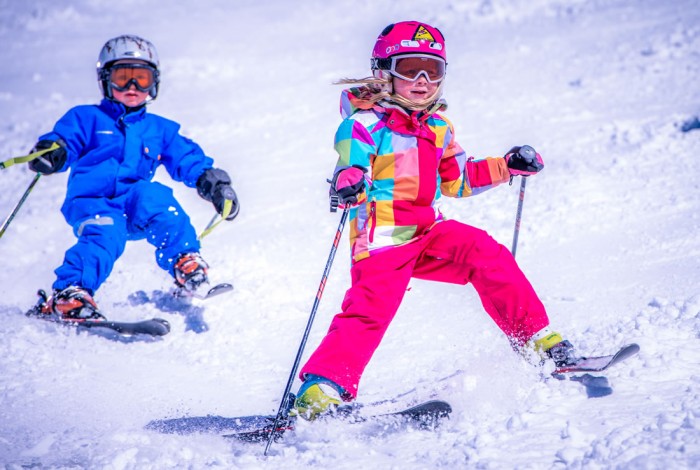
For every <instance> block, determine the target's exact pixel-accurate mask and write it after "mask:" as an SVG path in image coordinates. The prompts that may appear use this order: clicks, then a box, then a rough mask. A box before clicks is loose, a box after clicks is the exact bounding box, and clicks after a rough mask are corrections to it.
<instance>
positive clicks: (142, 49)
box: [97, 34, 160, 99]
mask: <svg viewBox="0 0 700 470" xmlns="http://www.w3.org/2000/svg"><path fill="white" fill-rule="evenodd" d="M124 59H138V60H142V61H144V62H146V63H148V64H149V65H150V66H152V67H153V68H154V69H155V70H154V78H155V84H154V86H153V88H151V90H150V91H149V92H148V93H149V95H150V96H151V98H152V99H156V96H158V88H159V85H160V60H159V59H158V51H157V50H156V47H155V46H154V45H153V44H152V43H151V42H150V41H148V40H147V39H143V38H141V37H139V36H134V35H132V34H124V35H122V36H117V37H116V38H112V39H110V40H109V41H107V42H106V43H105V45H104V46H102V50H101V51H100V55H99V57H98V58H97V81H98V83H99V85H100V90H101V91H102V96H104V97H105V98H110V99H111V98H112V89H111V87H110V85H109V68H110V67H111V66H112V64H114V62H116V61H118V60H124Z"/></svg>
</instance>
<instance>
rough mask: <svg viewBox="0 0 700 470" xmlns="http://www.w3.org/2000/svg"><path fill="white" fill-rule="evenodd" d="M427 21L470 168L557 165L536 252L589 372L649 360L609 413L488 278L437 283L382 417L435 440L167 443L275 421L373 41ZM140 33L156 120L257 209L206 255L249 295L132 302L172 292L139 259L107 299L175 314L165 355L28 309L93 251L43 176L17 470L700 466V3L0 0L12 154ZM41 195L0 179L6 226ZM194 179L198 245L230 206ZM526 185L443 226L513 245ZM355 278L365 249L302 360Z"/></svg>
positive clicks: (0, 417)
mask: <svg viewBox="0 0 700 470" xmlns="http://www.w3.org/2000/svg"><path fill="white" fill-rule="evenodd" d="M405 19H422V20H424V21H427V22H429V23H432V24H435V25H437V26H438V27H440V29H441V30H442V31H443V32H444V33H445V35H446V37H447V40H448V45H447V48H448V49H447V50H448V56H449V75H448V82H447V91H446V98H447V99H448V102H449V103H450V109H449V110H448V113H447V114H448V116H449V117H450V118H451V119H452V121H453V122H454V123H455V125H456V129H457V137H458V140H459V141H460V143H461V144H462V146H463V147H465V148H466V149H467V151H468V152H469V153H470V154H472V155H475V156H477V157H484V156H486V155H499V154H502V153H503V152H505V151H506V150H508V149H509V148H510V147H511V146H513V145H522V144H526V143H527V144H530V145H532V146H533V147H535V148H536V149H537V150H538V151H539V152H540V153H541V154H542V155H543V158H544V160H545V164H546V168H545V170H544V171H543V172H542V173H541V174H540V175H538V176H537V177H534V178H532V179H531V180H530V181H529V184H528V185H527V192H526V196H525V206H524V212H523V222H522V231H521V233H520V240H519V245H518V261H519V263H520V265H521V267H522V268H523V270H524V271H525V272H526V274H527V275H528V277H529V279H530V280H531V282H532V283H533V285H534V286H535V288H536V290H537V291H538V293H539V294H540V296H541V297H542V299H543V301H544V302H545V304H546V306H547V308H548V311H549V313H550V317H551V321H552V326H553V327H554V328H555V329H556V330H558V331H561V332H562V333H564V334H565V336H566V337H567V338H568V339H570V340H571V341H572V343H574V344H575V345H576V347H577V349H578V350H579V351H580V352H581V353H582V354H585V355H598V354H606V353H609V352H610V351H612V350H614V349H616V348H617V347H618V346H621V345H623V344H626V343H631V342H636V343H638V344H639V345H640V346H641V352H640V354H639V355H638V356H636V357H634V358H631V359H629V360H628V361H626V362H625V363H624V364H622V365H619V366H617V367H615V368H614V369H612V370H610V371H609V373H606V374H605V375H607V377H608V378H609V380H610V382H611V384H612V386H613V388H614V393H613V394H612V395H610V396H606V397H600V398H588V397H587V395H586V392H585V389H584V387H582V386H581V385H580V384H579V383H576V382H572V381H557V380H554V379H548V380H543V379H542V371H541V370H539V369H538V368H536V367H532V366H531V365H530V364H528V363H527V362H526V361H523V360H522V359H521V358H520V357H518V356H517V355H516V354H514V353H513V352H512V351H511V350H510V349H509V346H508V342H507V340H506V339H505V338H504V337H503V335H502V334H501V333H500V331H499V330H498V329H497V328H496V327H495V326H494V325H493V324H492V323H491V322H490V320H489V319H488V317H487V315H486V314H485V313H484V312H483V309H482V308H481V305H480V303H479V301H478V298H477V296H476V294H475V292H474V290H473V289H472V288H471V287H467V288H460V287H457V286H452V285H441V284H435V283H427V282H421V281H416V282H414V283H412V286H411V290H410V292H408V293H407V295H406V298H405V301H404V303H403V305H402V307H401V309H400V311H399V314H398V315H397V317H396V320H395V321H394V323H393V324H392V326H391V328H390V329H389V331H388V333H387V335H386V337H385V340H384V342H383V344H382V345H381V347H380V348H379V350H378V351H377V353H376V355H375V357H374V358H373V360H372V362H371V363H370V366H369V367H368V369H367V371H366V373H365V375H364V377H363V381H362V383H361V388H360V400H361V401H363V402H373V401H377V400H382V399H385V398H390V397H393V396H396V395H399V394H401V393H403V392H406V391H409V390H412V389H415V391H414V392H412V393H410V394H408V395H406V397H405V398H406V399H407V400H419V399H422V398H426V397H429V396H433V395H437V396H438V397H440V398H442V399H445V400H447V401H449V402H450V403H451V404H452V406H453V409H454V412H453V414H452V416H451V418H450V419H449V420H448V421H446V422H445V423H444V424H443V425H442V426H441V427H440V429H439V430H438V431H436V432H426V431H418V430H406V431H397V432H381V429H376V428H373V427H371V426H352V425H348V424H343V423H338V422H329V423H312V424H308V423H302V424H301V425H300V426H299V429H298V430H297V431H296V432H295V433H292V434H288V435H285V439H284V440H283V441H281V442H278V443H275V444H273V446H272V448H271V451H270V453H269V455H268V456H266V457H265V456H263V448H264V446H262V445H257V444H253V445H251V444H244V443H237V442H231V441H229V440H226V439H224V438H221V437H219V436H212V435H204V434H202V435H192V436H177V435H163V434H157V433H155V432H152V431H146V430H144V429H143V427H144V425H145V424H146V423H148V422H149V421H150V420H153V419H163V418H168V417H176V416H185V415H189V416H198V415H207V414H218V415H223V416H245V415H252V414H272V413H274V412H275V411H276V410H277V406H278V404H279V400H280V398H281V394H282V392H283V388H284V385H285V383H286V380H287V377H288V375H289V371H290V369H291V366H292V363H293V359H294V356H295V354H296V352H297V348H298V346H299V343H300V340H301V336H302V333H303V331H304V327H305V325H306V321H307V319H308V317H309V312H310V309H311V305H312V304H313V299H314V296H315V294H316V290H317V288H318V282H319V281H320V277H321V274H322V271H323V267H324V264H325V261H326V259H327V256H328V252H329V250H330V247H331V243H332V239H333V235H334V233H335V230H336V228H337V222H338V219H339V217H338V215H339V214H330V213H329V212H328V206H327V201H326V194H327V185H326V183H325V178H327V177H328V176H329V172H330V170H331V168H332V166H333V164H334V163H335V154H334V152H333V150H332V139H333V133H334V132H335V129H336V127H337V125H338V124H339V122H340V117H339V115H338V112H337V104H338V101H337V100H338V95H339V92H340V87H338V86H335V85H332V82H333V81H334V80H336V79H339V78H342V77H362V76H365V75H366V74H367V72H368V70H367V67H368V65H369V61H368V56H369V52H370V50H371V47H372V45H373V42H374V39H375V38H376V36H377V34H378V33H379V32H380V31H381V30H382V28H383V27H384V26H386V25H387V24H389V23H391V22H393V21H399V20H405ZM123 33H134V34H139V35H142V36H144V37H147V38H149V39H150V40H151V41H153V42H154V43H155V44H156V46H157V47H158V49H159V52H160V55H161V62H162V76H163V84H162V88H161V95H160V96H159V98H158V100H157V101H156V102H155V103H154V104H153V105H152V107H151V111H152V112H155V113H157V114H161V115H163V116H166V117H169V118H171V119H174V120H176V121H178V122H180V123H181V124H182V126H183V133H185V134H186V135H188V136H190V137H192V138H193V139H195V140H196V141H197V142H198V143H200V145H202V147H203V148H204V149H205V150H206V151H207V153H208V154H210V155H212V156H213V157H215V158H216V161H217V164H218V165H219V166H221V167H223V168H225V169H227V170H228V171H229V172H230V173H231V175H232V177H233V180H234V186H235V188H236V190H237V192H238V195H239V197H240V199H241V202H242V211H241V213H240V215H239V217H238V218H237V219H236V220H235V221H234V222H232V223H226V224H222V225H221V226H219V227H218V228H217V229H216V230H214V232H213V233H212V234H211V235H209V236H208V237H207V238H205V240H204V247H203V250H202V252H203V255H204V257H205V258H206V259H208V260H209V261H210V263H211V264H212V268H211V270H210V275H211V278H212V279H213V280H214V281H221V282H223V281H232V282H233V283H234V284H235V291H234V292H233V293H232V294H229V295H227V296H222V297H220V298H217V299H212V300H211V301H210V302H209V303H207V304H206V305H205V306H203V308H204V311H203V313H202V312H200V313H201V318H199V319H197V318H192V317H189V318H188V317H186V316H184V315H180V314H177V313H164V312H161V311H159V310H157V309H155V308H154V307H153V306H152V305H146V306H144V307H142V308H138V307H133V306H131V305H130V304H129V303H128V302H127V298H128V296H129V294H131V293H133V292H136V291H138V290H144V291H146V292H151V291H154V290H162V289H167V288H168V287H169V286H170V282H171V281H170V279H169V277H168V275H167V274H166V273H164V272H162V271H160V270H159V269H158V268H157V267H156V265H155V262H154V259H153V254H152V252H151V249H150V246H149V245H147V244H146V243H142V242H138V243H131V244H130V245H128V247H127V250H126V252H125V254H124V256H123V257H122V258H121V259H120V260H119V261H118V263H117V265H116V267H115V270H114V272H113V274H112V276H111V277H110V279H109V280H108V281H107V283H106V284H105V285H104V286H103V287H102V288H101V289H100V291H99V292H98V294H97V301H98V302H99V304H100V306H101V307H102V309H103V310H104V311H106V312H107V313H108V314H109V316H110V317H111V318H112V319H115V320H138V319H141V318H150V317H154V316H159V317H163V318H166V319H167V320H168V321H169V322H170V323H171V324H172V327H173V328H172V332H171V333H170V334H169V335H168V336H166V337H164V338H163V339H162V340H161V341H152V342H143V341H131V342H129V341H121V342H120V341H110V340H107V339H105V338H103V337H100V336H97V335H93V334H86V333H84V332H83V333H77V332H76V331H74V330H72V329H69V328H64V327H61V326H59V325H54V324H50V323H48V322H39V321H37V320H33V319H28V318H26V317H24V316H23V315H22V312H23V311H25V310H26V309H27V308H28V307H29V306H30V305H32V304H33V303H34V301H35V292H36V290H37V289H38V288H43V289H48V288H49V287H50V285H51V283H52V282H53V269H55V267H57V266H58V264H59V263H60V262H61V260H62V257H63V253H64V251H65V250H66V249H67V248H68V247H69V246H70V245H71V244H72V243H73V236H72V234H71V231H70V229H69V227H68V226H67V225H66V224H65V222H64V221H63V218H62V216H61V214H60V212H59V208H60V204H61V202H62V199H63V196H64V193H65V180H66V175H65V174H62V175H53V176H49V177H44V178H42V179H41V180H40V181H39V183H38V184H37V186H36V187H35V189H34V191H33V192H32V193H31V195H30V197H29V198H28V199H27V201H26V203H25V205H24V206H23V207H22V209H21V211H20V212H19V214H18V216H17V217H16V218H15V220H14V221H13V222H12V224H11V225H10V227H9V229H8V230H7V232H6V233H5V234H4V236H3V237H2V239H1V240H0V256H1V257H2V259H3V263H2V269H0V293H1V295H0V299H1V300H0V315H1V316H2V320H3V321H2V322H1V323H0V338H2V339H1V340H0V377H2V378H1V379H0V464H4V467H5V468H8V469H19V468H30V467H32V468H39V467H40V468H71V469H74V468H106V469H135V468H139V469H141V468H158V469H161V468H206V467H213V468H246V469H253V468H255V469H258V468H263V469H268V468H269V469H273V468H282V467H284V468H309V467H313V468H339V469H340V468H401V469H406V468H409V469H412V468H416V469H419V468H420V469H424V468H519V469H528V468H532V469H539V468H587V469H588V468H593V469H596V468H630V469H632V468H634V469H638V468H645V469H655V468H698V467H700V431H699V430H698V427H699V424H698V421H699V420H698V418H699V416H700V411H698V410H700V367H699V365H700V342H699V341H698V338H699V337H700V287H699V286H700V244H699V243H698V230H699V228H700V215H699V214H700V197H699V196H700V191H699V184H700V183H698V171H697V166H698V165H697V164H696V160H697V149H698V146H699V144H700V129H694V130H689V131H688V132H683V131H682V129H687V128H688V127H692V123H693V122H697V116H698V113H700V87H698V85H697V78H698V76H699V73H700V60H699V59H700V9H698V8H697V2H696V1H694V0H674V1H668V2H656V1H653V0H638V1H634V2H633V1H625V0H606V1H603V0H592V1H583V0H575V1H564V0H531V1H522V0H481V1H475V0H474V1H466V0H463V1H458V0H451V1H437V0H435V1H432V2H420V1H417V0H403V1H402V2H391V1H389V0H355V1H347V0H341V1H335V2H325V1H321V0H306V1H302V2H286V1H282V0H269V1H266V2H259V1H257V2H256V1H250V0H239V1H237V2H228V1H225V0H207V1H203V2H193V1H182V2H169V3H168V4H167V5H166V4H165V3H163V2H157V1H155V0H139V1H132V0H122V1H118V2H103V1H98V0H74V1H66V0H60V1H57V0H33V1H31V2H15V1H11V0H0V43H1V44H2V45H3V47H2V48H1V49H0V62H1V63H2V64H3V67H2V69H1V70H0V116H2V119H0V155H2V157H0V160H3V161H4V160H6V159H8V158H10V157H13V156H18V155H23V154H26V153H27V151H28V150H29V149H30V148H31V146H32V145H33V144H34V142H35V141H36V137H37V136H38V135H40V134H42V133H44V132H46V131H47V130H49V129H50V128H51V126H52V125H53V123H54V122H55V121H56V120H57V119H58V118H59V117H60V116H61V115H62V114H63V113H64V112H65V111H66V110H67V109H69V108H70V107H72V106H74V105H78V104H83V103H93V102H96V101H97V100H98V98H99V95H98V89H97V86H96V84H95V76H94V68H93V66H94V63H95V60H96V57H97V53H98V52H99V48H100V47H101V45H102V44H103V43H104V41H106V40H107V39H109V38H111V37H114V36H117V35H119V34H123ZM684 126H685V127H684ZM32 177H33V174H32V173H30V172H29V171H28V169H27V168H26V166H24V165H22V166H17V167H11V168H8V169H6V170H3V171H0V187H1V188H2V191H0V217H3V218H4V217H5V214H9V213H10V212H11V210H12V208H13V207H14V205H15V204H16V203H17V201H18V200H19V198H20V197H21V195H22V193H23V192H24V190H25V189H26V187H27V186H28V184H29V182H30V181H31V179H32ZM158 178H159V179H160V180H161V181H168V178H167V175H165V174H162V173H161V174H159V176H158ZM174 187H175V191H176V194H177V195H178V197H179V199H180V201H181V202H182V203H183V205H184V206H185V208H186V210H187V211H188V212H189V213H190V215H191V216H192V219H193V221H194V223H195V224H196V226H197V228H198V230H201V229H203V228H204V226H205V225H206V224H207V223H208V222H209V220H210V218H211V217H212V215H213V212H212V210H211V207H210V206H209V204H208V203H205V202H204V201H202V200H201V199H199V197H198V196H197V195H196V192H195V191H193V190H191V189H188V188H185V187H184V186H182V185H175V186H174ZM517 188H518V185H517V184H514V185H513V186H511V187H508V186H503V187H500V188H497V189H494V190H492V191H489V192H487V193H485V194H483V195H480V196H478V197H475V198H472V199H469V200H459V201H449V202H448V203H447V204H446V206H447V210H448V212H449V214H450V215H451V216H452V217H454V218H456V219H459V220H462V221H465V222H467V223H470V224H472V225H475V226H478V227H481V228H484V229H485V230H487V231H489V233H491V234H492V236H494V237H495V238H496V239H497V240H499V241H501V242H502V243H503V244H505V245H506V246H510V243H511V239H512V234H513V223H514V217H515V209H516V205H517V197H518V189H517ZM348 271H349V254H348V244H347V239H346V236H344V237H343V240H342V242H341V244H340V248H339V252H338V256H337V257H336V261H335V264H334V266H333V269H332V272H331V276H330V279H329V282H328V284H327V286H326V289H325V293H324V297H323V299H322V302H321V305H320V308H319V311H318V314H317V316H316V321H315V323H314V326H313V328H312V331H311V334H310V338H309V343H308V347H307V349H306V351H305V357H306V356H308V354H310V352H311V351H312V350H313V347H314V346H315V345H317V344H318V343H319V341H320V340H321V338H322V337H323V334H324V333H325V330H326V328H327V326H328V324H329V322H330V319H331V318H332V315H333V314H334V313H336V312H337V309H338V308H339V305H340V303H341V301H342V298H343V295H344V292H345V289H346V288H347V287H348V286H349V273H348ZM198 327H208V328H198ZM202 330H204V331H202ZM545 375H546V371H545ZM297 387H298V382H296V383H295V385H294V388H293V389H294V390H296V388H297Z"/></svg>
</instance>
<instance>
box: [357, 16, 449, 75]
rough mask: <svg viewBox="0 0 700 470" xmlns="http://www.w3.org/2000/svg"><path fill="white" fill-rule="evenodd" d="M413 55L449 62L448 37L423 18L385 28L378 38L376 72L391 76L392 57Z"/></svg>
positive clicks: (374, 53) (374, 50) (373, 52)
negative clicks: (446, 41)
mask: <svg viewBox="0 0 700 470" xmlns="http://www.w3.org/2000/svg"><path fill="white" fill-rule="evenodd" d="M410 54H421V55H432V56H436V57H439V58H440V59H442V60H443V61H444V63H445V65H447V53H446V51H445V38H444V36H443V35H442V33H441V32H440V30H439V29H437V28H435V27H433V26H430V25H428V24H425V23H421V22H420V21H401V22H399V23H394V24H390V25H389V26H387V27H386V28H384V30H383V31H382V32H381V34H380V35H379V37H378V38H377V42H376V43H375V44H374V49H373V50H372V59H371V67H372V73H373V75H374V76H375V77H377V78H388V77H389V76H390V72H389V71H390V70H391V69H392V65H393V64H392V59H391V58H392V57H393V56H398V55H402V56H404V55H410Z"/></svg>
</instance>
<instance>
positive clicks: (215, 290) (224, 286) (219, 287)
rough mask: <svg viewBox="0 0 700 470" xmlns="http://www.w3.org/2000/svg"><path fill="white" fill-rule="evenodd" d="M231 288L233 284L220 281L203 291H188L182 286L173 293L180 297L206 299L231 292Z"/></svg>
mask: <svg viewBox="0 0 700 470" xmlns="http://www.w3.org/2000/svg"><path fill="white" fill-rule="evenodd" d="M232 290H233V284H229V283H227V282H222V283H221V284H216V285H215V286H214V287H212V288H210V289H209V290H207V291H206V292H204V293H200V292H198V291H188V290H186V289H183V288H179V289H176V290H175V292H174V293H173V295H175V297H180V298H191V297H193V298H195V299H200V300H208V299H211V298H212V297H216V296H217V295H221V294H225V293H226V292H231V291H232Z"/></svg>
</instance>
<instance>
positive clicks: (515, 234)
mask: <svg viewBox="0 0 700 470" xmlns="http://www.w3.org/2000/svg"><path fill="white" fill-rule="evenodd" d="M526 183H527V177H525V176H522V177H521V178H520V196H519V197H518V211H517V212H516V214H515V229H514V230H513V248H511V250H510V252H511V253H512V254H513V258H515V250H516V249H517V248H518V235H519V234H520V221H521V219H522V217H523V201H524V200H525V184H526Z"/></svg>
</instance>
